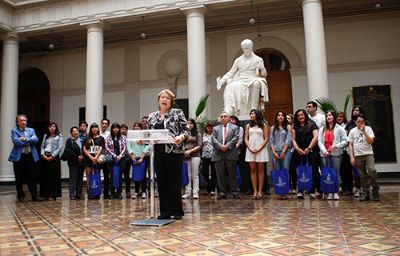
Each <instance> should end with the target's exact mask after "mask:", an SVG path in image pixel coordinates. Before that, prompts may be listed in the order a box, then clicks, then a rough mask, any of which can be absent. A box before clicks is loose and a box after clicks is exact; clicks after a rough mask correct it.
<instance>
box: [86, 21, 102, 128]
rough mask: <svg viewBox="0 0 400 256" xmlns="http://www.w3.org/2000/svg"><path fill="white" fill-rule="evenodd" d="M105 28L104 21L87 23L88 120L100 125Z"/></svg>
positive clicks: (89, 122)
mask: <svg viewBox="0 0 400 256" xmlns="http://www.w3.org/2000/svg"><path fill="white" fill-rule="evenodd" d="M103 28H104V24H103V23H102V22H96V23H91V24H87V52H86V122H87V123H88V124H89V126H90V124H91V123H93V122H96V123H97V124H99V126H100V121H101V119H102V118H103V77H104V71H103V54H104V53H103V51H104V41H103Z"/></svg>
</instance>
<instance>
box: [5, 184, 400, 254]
mask: <svg viewBox="0 0 400 256" xmlns="http://www.w3.org/2000/svg"><path fill="white" fill-rule="evenodd" d="M4 189H7V187H1V186H0V191H1V190H4ZM13 191H14V187H12V188H11V190H10V193H9V194H7V195H5V196H2V197H0V216H2V223H1V225H0V255H1V256H3V255H13V256H14V255H40V256H42V255H107V256H110V255H111V256H114V255H146V256H148V255H190V256H193V255H196V256H200V255H205V256H206V255H212V256H213V255H274V256H279V255H293V256H295V255H302V256H303V255H304V256H310V255H319V256H322V255H329V256H332V255H338V256H341V255H352V256H353V255H363V256H364V255H399V256H400V250H399V248H400V222H399V219H400V213H398V209H399V207H400V200H399V194H398V193H391V192H390V193H384V192H383V193H382V200H381V201H380V202H368V203H366V204H361V203H360V202H358V201H357V200H356V199H354V198H351V197H343V198H341V199H340V201H339V202H328V201H325V200H309V199H308V196H306V199H305V200H304V201H298V200H296V199H292V200H285V201H281V200H276V199H274V198H275V197H274V196H272V197H269V196H265V197H264V198H263V199H262V200H257V201H256V202H255V201H254V200H251V197H249V196H245V195H243V196H241V199H240V200H233V199H227V200H219V201H215V200H213V199H212V198H210V197H201V198H200V200H197V201H192V200H185V201H184V203H183V205H184V210H185V216H184V218H183V220H180V221H176V222H174V223H172V224H170V225H167V226H163V227H143V226H132V225H130V222H131V221H132V220H134V219H139V218H147V215H148V207H149V200H135V201H133V200H130V199H129V200H103V199H100V200H94V201H87V200H82V201H69V200H68V192H67V189H63V193H64V194H63V198H60V199H57V201H55V202H49V201H44V202H38V203H32V202H29V201H28V202H25V203H23V204H18V203H16V202H15V192H13ZM156 202H157V204H156V209H158V201H157V200H156Z"/></svg>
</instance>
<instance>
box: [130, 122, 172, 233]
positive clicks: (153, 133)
mask: <svg viewBox="0 0 400 256" xmlns="http://www.w3.org/2000/svg"><path fill="white" fill-rule="evenodd" d="M127 140H131V141H145V142H146V143H149V146H150V216H147V218H146V219H140V220H133V221H131V222H130V224H131V225H135V226H158V227H161V226H164V225H167V224H170V223H172V222H175V220H172V219H171V220H159V219H157V218H156V215H155V195H154V192H155V190H154V185H155V180H154V145H155V144H165V143H175V141H174V139H173V138H172V137H171V136H169V135H168V130H167V129H159V130H128V134H127Z"/></svg>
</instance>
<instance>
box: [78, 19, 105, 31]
mask: <svg viewBox="0 0 400 256" xmlns="http://www.w3.org/2000/svg"><path fill="white" fill-rule="evenodd" d="M79 25H81V26H84V27H86V28H87V29H88V30H109V29H111V25H110V24H109V23H108V22H106V21H104V20H91V21H87V22H82V23H80V24H79Z"/></svg>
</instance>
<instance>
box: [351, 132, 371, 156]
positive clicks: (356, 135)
mask: <svg viewBox="0 0 400 256" xmlns="http://www.w3.org/2000/svg"><path fill="white" fill-rule="evenodd" d="M365 131H366V133H367V134H368V136H370V137H371V138H375V135H374V131H372V129H371V127H369V126H365ZM349 141H350V142H352V143H353V149H354V156H363V155H373V154H374V151H373V150H372V144H369V143H368V142H367V140H366V139H365V136H364V134H363V133H362V132H361V131H360V129H358V128H357V127H354V128H353V129H351V130H350V132H349Z"/></svg>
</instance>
